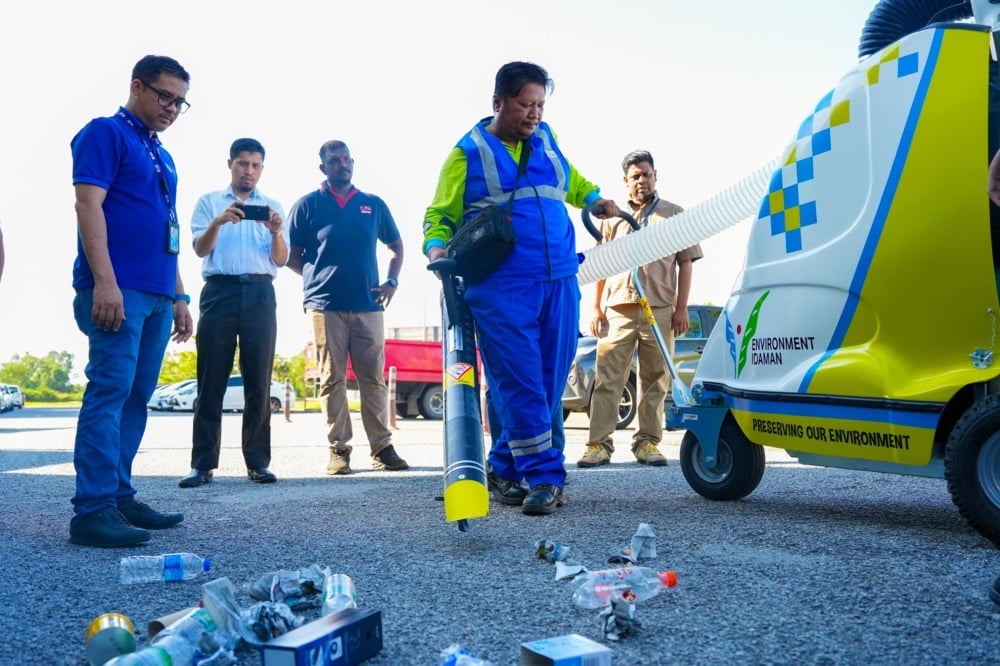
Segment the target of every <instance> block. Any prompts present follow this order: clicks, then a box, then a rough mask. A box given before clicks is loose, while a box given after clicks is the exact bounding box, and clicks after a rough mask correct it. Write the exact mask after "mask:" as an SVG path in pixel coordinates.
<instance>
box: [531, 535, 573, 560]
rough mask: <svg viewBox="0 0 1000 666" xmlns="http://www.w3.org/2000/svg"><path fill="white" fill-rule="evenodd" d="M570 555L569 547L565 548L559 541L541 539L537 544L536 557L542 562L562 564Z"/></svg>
mask: <svg viewBox="0 0 1000 666" xmlns="http://www.w3.org/2000/svg"><path fill="white" fill-rule="evenodd" d="M568 554H569V546H564V545H562V544H561V543H559V542H558V541H549V540H548V539H539V540H538V541H536V542H535V555H537V556H538V559H540V560H547V561H549V562H562V561H563V560H565V559H566V556H567V555H568Z"/></svg>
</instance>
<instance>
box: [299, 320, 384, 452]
mask: <svg viewBox="0 0 1000 666" xmlns="http://www.w3.org/2000/svg"><path fill="white" fill-rule="evenodd" d="M309 314H310V316H311V318H312V325H313V337H314V338H315V343H316V355H317V362H318V365H319V371H320V404H321V405H322V407H323V415H324V416H325V417H326V425H327V435H326V438H327V440H328V441H329V442H330V448H331V449H338V450H342V449H343V448H344V447H345V446H346V445H347V443H348V442H349V441H350V440H351V438H352V437H353V436H354V432H353V430H352V428H351V414H350V410H349V408H348V404H347V359H348V357H350V359H351V368H352V369H353V370H354V375H355V377H357V380H358V389H359V390H360V392H361V423H362V424H363V425H364V428H365V434H366V435H367V436H368V444H369V445H370V446H371V454H372V455H373V456H374V455H376V454H378V453H379V452H380V451H382V449H384V448H386V447H388V446H390V445H391V444H392V432H391V431H390V430H389V424H388V412H386V403H387V402H388V399H389V389H388V388H387V387H386V385H385V379H384V378H383V371H384V369H385V329H384V325H383V318H382V312H381V311H378V312H340V311H328V310H324V311H319V310H310V311H309Z"/></svg>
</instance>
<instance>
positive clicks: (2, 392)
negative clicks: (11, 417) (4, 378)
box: [0, 384, 14, 414]
mask: <svg viewBox="0 0 1000 666" xmlns="http://www.w3.org/2000/svg"><path fill="white" fill-rule="evenodd" d="M12 409H14V408H13V407H12V406H11V395H10V393H7V385H6V384H0V414H6V413H7V412H9V411H10V410H12Z"/></svg>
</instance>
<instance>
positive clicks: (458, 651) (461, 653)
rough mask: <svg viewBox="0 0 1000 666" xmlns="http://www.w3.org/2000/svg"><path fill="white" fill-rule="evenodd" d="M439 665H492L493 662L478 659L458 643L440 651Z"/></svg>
mask: <svg viewBox="0 0 1000 666" xmlns="http://www.w3.org/2000/svg"><path fill="white" fill-rule="evenodd" d="M441 659H442V661H441V666H493V662H491V661H486V660H485V659H480V658H479V657H477V656H475V655H473V654H472V653H471V652H469V651H468V650H466V649H465V648H464V647H462V646H461V645H459V644H458V643H454V644H452V645H449V646H448V647H447V648H446V649H444V650H442V651H441Z"/></svg>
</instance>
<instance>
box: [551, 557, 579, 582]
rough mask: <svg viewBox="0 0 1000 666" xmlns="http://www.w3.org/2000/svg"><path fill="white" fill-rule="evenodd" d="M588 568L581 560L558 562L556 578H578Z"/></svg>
mask: <svg viewBox="0 0 1000 666" xmlns="http://www.w3.org/2000/svg"><path fill="white" fill-rule="evenodd" d="M586 570H587V568H586V567H585V566H583V565H582V564H580V563H579V562H575V561H571V562H556V580H563V579H564V578H576V577H577V576H579V575H580V574H582V573H583V572H584V571H586Z"/></svg>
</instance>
